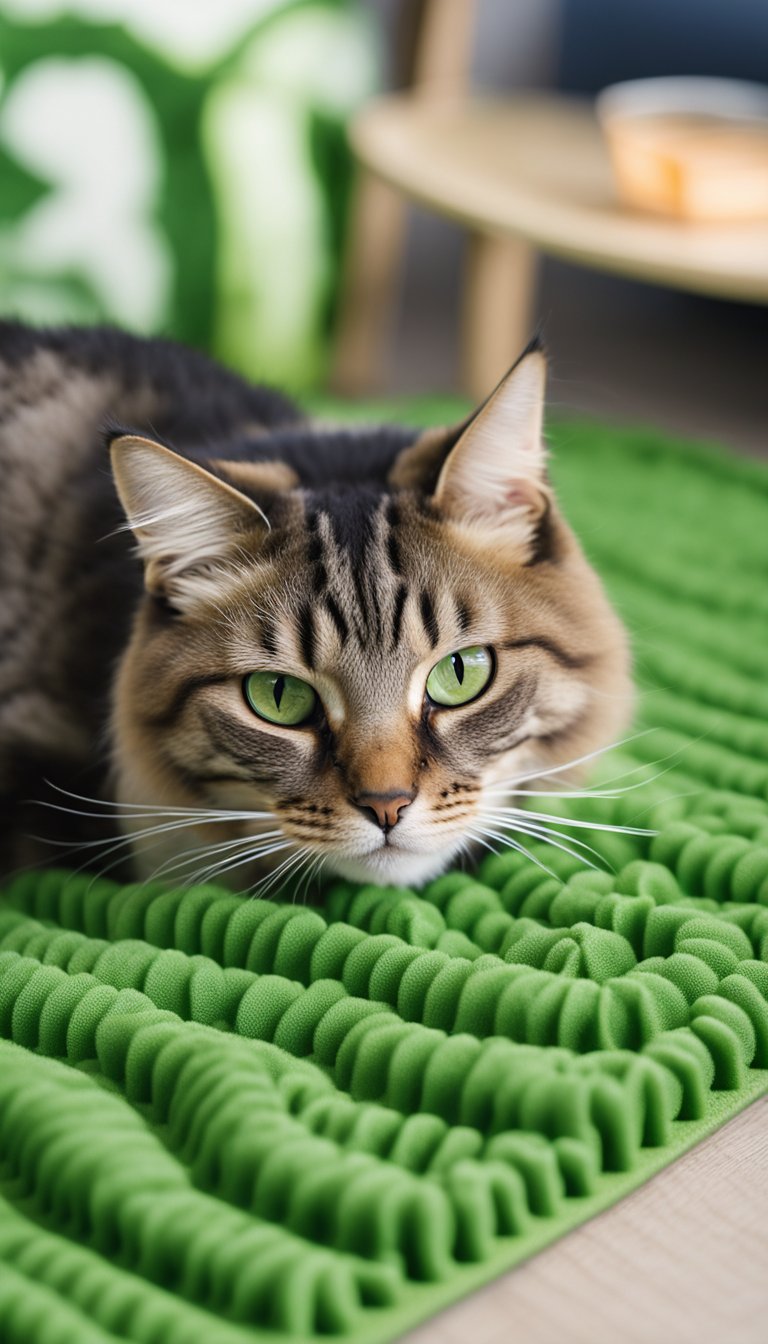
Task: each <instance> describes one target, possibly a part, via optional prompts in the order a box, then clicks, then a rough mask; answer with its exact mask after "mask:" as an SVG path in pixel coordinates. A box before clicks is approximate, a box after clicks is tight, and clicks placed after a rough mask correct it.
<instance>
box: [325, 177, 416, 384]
mask: <svg viewBox="0 0 768 1344" xmlns="http://www.w3.org/2000/svg"><path fill="white" fill-rule="evenodd" d="M405 211H406V202H405V200H404V199H403V197H402V196H401V194H400V193H399V192H398V191H396V190H395V189H394V188H393V187H390V186H388V185H387V183H386V182H382V181H381V180H380V179H379V178H377V177H374V176H373V175H372V174H371V173H366V172H364V171H361V172H360V176H359V178H358V182H357V187H356V191H355V197H354V201H353V206H352V218H351V220H350V228H349V241H348V245H347V256H346V262H345V268H344V275H343V277H342V284H341V301H340V305H339V317H338V322H337V327H336V337H335V351H334V359H333V369H332V373H331V386H332V387H333V389H334V391H336V392H342V393H345V394H347V395H353V396H354V395H362V394H365V393H368V392H371V391H372V390H376V389H377V388H380V387H382V386H383V385H384V384H385V382H386V373H387V369H386V364H387V353H388V350H387V347H388V344H389V341H388V338H389V337H390V335H391V331H392V326H393V322H394V312H395V301H396V298H397V293H398V287H399V286H398V282H399V280H400V273H401V271H402V264H403V253H404V247H405Z"/></svg>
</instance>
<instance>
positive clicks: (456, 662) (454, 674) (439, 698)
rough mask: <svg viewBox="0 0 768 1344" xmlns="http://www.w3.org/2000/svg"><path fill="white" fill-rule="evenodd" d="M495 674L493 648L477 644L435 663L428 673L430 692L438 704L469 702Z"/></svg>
mask: <svg viewBox="0 0 768 1344" xmlns="http://www.w3.org/2000/svg"><path fill="white" fill-rule="evenodd" d="M492 675H493V654H492V653H491V650H490V649H486V648H482V647H481V646H480V645H479V644H473V645H472V646H471V647H470V648H468V649H459V650H458V652H457V653H449V654H448V656H447V657H446V658H441V659H440V662H439V663H435V666H434V667H433V668H432V671H431V672H430V674H429V676H428V677H427V695H428V696H429V698H430V700H434V702H435V704H436V705H466V704H468V703H469V701H470V700H474V699H475V698H476V697H477V696H478V695H479V694H480V692H481V691H484V690H485V688H486V686H487V685H488V683H489V681H490V680H491V677H492Z"/></svg>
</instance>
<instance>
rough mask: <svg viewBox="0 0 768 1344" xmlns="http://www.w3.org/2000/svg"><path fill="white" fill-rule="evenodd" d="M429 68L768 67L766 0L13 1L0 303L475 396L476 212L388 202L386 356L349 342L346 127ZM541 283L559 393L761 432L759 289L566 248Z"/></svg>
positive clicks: (555, 77) (321, 380)
mask: <svg viewBox="0 0 768 1344" xmlns="http://www.w3.org/2000/svg"><path fill="white" fill-rule="evenodd" d="M438 5H439V6H440V13H441V14H442V15H443V16H444V17H443V19H441V21H440V23H441V31H440V34H439V35H438V36H437V37H435V34H434V32H432V34H431V37H430V32H429V25H430V23H434V15H435V12H436V11H437V9H438ZM446 15H447V16H448V17H445V16H446ZM446 34H447V37H446ZM430 41H432V42H433V44H435V43H436V46H434V49H433V50H432V51H431V52H430V51H429V49H428V45H425V44H428V43H429V42H430ZM441 43H442V47H441V45H440V44H441ZM425 53H426V54H425ZM430 61H431V65H430V64H429V63H430ZM425 63H426V64H425ZM427 66H429V69H430V70H431V74H432V77H433V81H434V82H435V84H437V85H440V89H439V91H440V93H441V94H445V95H450V96H453V95H454V94H457V93H461V94H462V96H466V93H467V90H469V91H470V92H471V93H482V92H490V93H493V94H494V95H497V96H499V97H501V98H504V97H509V96H512V95H515V94H519V92H520V91H521V90H540V91H543V92H544V93H547V92H550V93H552V94H555V93H556V94H562V93H569V94H578V95H582V96H585V97H587V98H590V97H592V96H593V95H594V94H595V93H597V92H598V91H599V90H600V89H602V88H603V87H605V86H606V85H609V84H612V83H615V82H617V81H620V80H626V79H634V78H638V77H644V76H653V75H666V74H675V75H685V74H696V75H715V76H725V77H729V78H739V79H746V80H752V81H757V82H763V83H764V82H765V81H766V76H767V72H768V5H767V4H766V3H765V0H729V3H728V4H727V5H725V4H723V3H722V0H622V3H621V4H620V5H617V4H615V3H613V0H431V3H430V0H216V3H215V4H214V3H199V4H190V3H188V0H63V2H62V0H0V311H2V312H3V313H4V314H13V315H18V316H22V317H25V318H27V319H29V320H31V321H34V322H41V323H49V322H64V321H67V322H68V321H72V322H92V321H108V322H114V323H118V324H120V325H122V326H125V327H128V328H130V329H133V330H136V331H140V332H159V333H162V334H167V335H172V336H176V337H179V338H180V339H183V340H186V341H188V342H190V343H191V344H193V345H196V346H199V347H201V348H204V349H208V350H211V351H212V352H213V353H214V354H216V355H217V356H218V357H220V358H222V359H223V360H225V361H226V362H228V363H230V364H232V365H233V366H235V367H237V368H239V369H241V370H242V371H243V372H245V373H246V374H248V375H249V376H251V377H254V378H258V379H263V380H265V381H273V382H276V383H278V384H282V385H283V386H285V387H287V388H289V389H291V390H294V391H298V392H314V391H317V390H323V389H326V388H328V387H329V386H335V387H336V388H337V389H338V390H340V391H342V392H352V391H354V392H355V393H358V394H366V393H371V392H375V393H381V392H385V393H394V394H407V393H434V392H438V393H441V392H463V391H465V390H466V388H467V375H466V366H465V363H464V362H463V359H462V354H461V330H462V314H463V313H464V312H465V310H466V304H467V301H468V300H467V294H466V292H465V291H466V285H467V275H468V271H467V239H466V234H465V230H464V229H463V228H462V227H461V226H460V225H459V224H458V223H456V222H452V221H451V219H449V218H447V217H446V216H445V214H444V212H441V211H439V210H436V209H427V208H425V207H424V206H423V205H422V206H416V205H414V204H412V203H408V204H407V205H406V204H405V202H404V201H401V202H400V204H398V205H397V206H396V207H395V206H393V201H392V198H391V196H390V198H389V201H388V202H387V201H386V199H385V202H384V205H383V206H381V210H383V211H384V212H385V213H386V212H387V211H390V210H392V209H396V210H397V211H399V214H398V221H399V222H398V224H397V227H396V228H395V229H394V232H396V233H397V234H398V238H397V244H396V246H394V248H393V250H392V256H391V257H389V258H388V263H387V266H386V267H385V268H384V279H385V280H386V283H387V286H388V290H389V292H388V293H387V295H385V296H384V297H385V298H386V302H387V305H388V308H389V310H390V311H389V314H388V322H389V325H388V326H386V324H385V326H384V327H383V328H382V329H383V330H385V331H386V337H387V339H386V349H382V351H381V357H380V359H377V361H375V363H374V365H373V366H372V367H369V368H368V370H367V372H365V371H364V376H363V377H362V378H361V376H360V370H359V368H358V369H357V370H356V371H353V372H352V373H350V367H349V360H348V359H347V360H346V361H345V359H344V358H343V355H344V345H345V342H346V343H347V347H349V343H350V341H351V342H353V343H354V341H355V340H356V339H357V338H356V335H355V332H356V326H355V314H354V313H353V314H352V318H351V319H350V312H349V304H350V302H351V301H354V299H355V294H356V292H357V291H356V290H355V288H354V285H352V286H351V284H350V278H349V277H350V268H352V270H354V271H355V276H354V277H353V279H354V282H355V284H356V285H357V286H358V288H359V285H360V283H361V276H362V280H363V282H364V281H365V268H366V266H369V267H370V268H372V269H373V270H375V269H376V267H377V263H378V264H379V271H381V266H380V262H381V256H380V255H378V256H377V249H381V247H382V243H381V236H380V233H379V232H377V228H378V227H379V226H380V225H381V219H380V218H379V219H378V225H377V218H374V219H373V221H372V220H371V218H370V211H369V216H368V217H366V215H365V212H364V211H363V212H362V213H361V210H360V202H359V197H356V196H355V191H354V183H355V163H354V161H353V155H352V153H351V151H350V149H349V146H348V140H347V131H348V128H349V126H350V124H351V123H352V122H353V121H354V119H355V118H356V117H357V116H358V115H359V113H360V110H361V109H362V108H364V107H365V106H366V104H367V102H368V100H369V99H370V98H372V97H373V96H374V95H376V94H381V93H387V92H391V91H401V92H403V94H404V96H411V95H412V93H413V90H414V85H418V83H419V79H420V78H421V77H422V76H423V74H424V70H425V68H426V67H427ZM420 71H421V75H420V73H419V72H420ZM462 91H463V92H462ZM418 92H419V90H418V88H417V89H416V93H418ZM414 96H415V95H414ZM356 200H357V204H355V202H356ZM373 209H374V215H376V211H377V210H378V209H379V206H377V205H376V199H374V202H373ZM390 222H391V221H390ZM691 227H696V226H691ZM398 231H399V232H398ZM389 233H390V234H391V233H392V230H391V229H390V230H389ZM755 236H756V235H754V231H753V233H752V235H751V237H752V238H753V240H754V237H755ZM734 238H735V241H734V247H737V246H738V234H735V235H734ZM386 246H387V247H390V246H391V237H390V241H389V242H387V243H386ZM752 246H753V247H754V241H753V243H752ZM765 276H768V225H766V226H765ZM379 279H380V282H381V276H380V277H379ZM532 285H533V289H532V293H531V295H530V300H529V309H530V315H531V325H532V326H534V325H536V326H538V327H539V328H540V329H541V330H542V331H543V333H544V336H545V339H546V343H547V345H548V348H549V350H550V354H551V357H552V382H551V387H550V397H551V401H552V403H553V404H554V405H555V407H556V408H557V409H558V410H559V411H561V412H562V413H573V412H579V413H583V412H586V413H588V414H591V415H598V416H599V417H600V418H601V419H604V420H611V421H616V422H617V423H622V424H633V423H647V424H649V425H653V426H654V427H655V428H660V429H666V430H669V431H671V432H678V431H680V432H682V433H685V434H689V435H692V436H694V437H699V438H707V439H713V440H717V441H719V442H722V443H724V444H727V445H730V446H732V447H734V448H738V449H741V450H746V451H750V452H758V453H759V452H765V451H766V448H767V447H768V443H767V441H766V433H765V425H766V422H767V421H768V378H767V377H766V355H768V339H767V336H768V320H767V314H766V307H765V305H764V302H754V303H752V302H748V301H744V299H743V298H740V299H739V300H735V299H729V298H727V297H707V296H706V295H704V294H696V293H691V292H686V291H684V290H682V289H678V288H676V287H673V286H669V285H664V286H661V285H658V284H654V283H648V282H645V281H640V280H637V279H634V280H633V279H625V278H622V277H621V276H620V275H615V274H608V273H606V272H603V271H601V270H596V269H593V268H591V267H588V266H583V265H573V264H570V263H568V262H566V261H563V260H557V259H555V258H553V257H544V258H543V259H542V260H541V263H540V264H539V265H538V266H537V268H536V271H535V273H534V275H533V277H532ZM763 292H765V284H763ZM369 297H370V296H369ZM376 297H377V301H378V300H380V299H381V298H382V295H381V294H378V295H377V296H376ZM469 301H470V302H471V301H472V299H471V295H470V298H469ZM345 305H346V308H345ZM340 350H341V353H340ZM353 353H354V352H353ZM347 354H348V348H347ZM513 354H514V352H510V361H511V358H512V357H513ZM352 362H353V363H354V359H353V361H352ZM495 373H496V370H493V372H492V373H490V372H489V387H490V385H491V384H492V382H493V381H494V378H495ZM475 381H477V379H475ZM472 390H475V389H474V388H473V389H472Z"/></svg>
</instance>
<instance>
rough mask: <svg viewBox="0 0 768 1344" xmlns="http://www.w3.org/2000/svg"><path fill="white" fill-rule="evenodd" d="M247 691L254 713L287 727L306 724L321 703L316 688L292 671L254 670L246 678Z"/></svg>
mask: <svg viewBox="0 0 768 1344" xmlns="http://www.w3.org/2000/svg"><path fill="white" fill-rule="evenodd" d="M244 690H245V698H246V700H247V701H248V704H249V705H250V707H251V709H252V710H253V712H254V714H258V716H259V718H260V719H266V720H267V722H268V723H279V724H281V725H282V726H283V728H297V727H298V725H299V724H300V723H305V722H306V720H307V719H308V718H309V716H310V714H311V713H312V711H313V709H314V708H315V704H316V702H317V696H316V694H315V692H314V691H313V689H312V687H311V686H310V685H308V683H307V682H306V681H300V680H299V678H298V677H292V676H290V675H289V673H288V672H251V674H250V676H248V677H246V678H245V683H244Z"/></svg>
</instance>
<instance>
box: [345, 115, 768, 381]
mask: <svg viewBox="0 0 768 1344" xmlns="http://www.w3.org/2000/svg"><path fill="white" fill-rule="evenodd" d="M351 142H352V146H353V149H354V152H355V154H356V156H357V158H358V160H359V161H360V164H361V165H362V169H363V173H362V179H361V184H360V197H359V205H360V207H361V209H360V212H359V215H358V219H357V221H356V228H355V230H354V231H353V238H352V245H351V248H350V254H349V269H348V274H347V279H346V286H345V292H344V295H343V301H342V311H341V319H340V327H339V340H338V346H337V364H336V377H335V382H336V385H337V387H338V388H339V389H340V390H343V391H345V392H361V391H368V390H370V388H371V387H372V386H375V385H376V383H377V381H378V379H377V376H376V375H377V372H378V369H379V367H380V362H381V356H382V346H383V344H384V335H385V327H386V318H387V312H386V309H387V299H388V296H389V293H390V292H391V289H392V287H393V284H394V282H395V279H396V269H397V257H396V253H397V247H396V246H394V247H393V246H392V240H393V237H394V233H393V229H397V230H399V228H400V215H399V214H398V206H399V203H400V202H401V201H402V199H403V198H406V199H408V200H412V201H418V202H420V203H421V204H422V205H425V206H427V207H429V208H431V209H433V210H435V211H436V212H437V213H439V214H442V215H446V216H448V217H450V218H452V219H455V220H457V221H458V222H459V223H461V224H463V225H465V227H466V228H467V229H468V230H469V239H470V246H469V255H468V264H467V270H466V276H465V280H464V293H465V300H464V318H463V351H464V383H465V387H466V390H467V391H468V392H470V393H471V394H472V395H473V396H475V397H477V396H483V395H485V394H486V393H487V391H488V389H489V388H490V387H492V386H493V384H494V382H495V381H496V380H497V378H499V377H501V375H502V373H503V372H504V371H505V369H507V368H508V367H509V365H510V364H511V362H512V360H513V359H514V358H515V357H516V355H517V353H518V352H519V350H520V349H521V348H522V347H523V346H524V344H525V342H526V341H527V339H528V338H529V336H530V334H531V328H532V325H533V319H532V298H533V288H534V280H535V263H536V257H537V254H538V253H550V254H552V255H553V256H559V257H562V258H564V259H565V260H567V261H570V262H573V263H576V264H578V265H583V266H590V267H593V268H595V269H597V270H605V271H613V272H616V273H617V274H620V275H625V276H630V277H634V278H636V279H640V280H650V281H654V282H655V283H657V284H663V285H670V286H672V287H675V288H678V289H685V290H692V291H697V292H700V293H704V294H713V295H720V296H725V297H728V298H733V299H741V300H745V301H747V302H751V303H765V302H766V301H768V224H765V223H750V224H733V225H722V224H720V225H701V224H697V225H691V224H685V223H680V222H677V221H674V220H666V219H662V218H657V217H655V216H652V215H644V214H640V213H637V214H634V213H632V212H631V211H629V210H627V209H626V208H624V207H622V206H620V205H619V203H618V201H617V199H616V194H615V189H614V184H613V179H612V175H611V170H610V165H609V161H608V155H607V151H606V149H605V146H604V144H603V140H602V136H601V133H600V130H599V127H598V125H597V122H596V120H595V116H594V112H593V110H592V107H591V104H589V103H585V102H583V101H581V100H577V99H571V98H565V97H558V96H554V95H551V94H535V95H534V94H527V95H525V96H521V97H518V98H514V99H508V100H496V99H481V98H478V97H474V96H467V97H451V96H448V97H440V96H434V95H433V96H431V97H429V98H425V97H423V96H418V95H414V94H408V95H402V94H401V95H394V96H389V97H386V98H381V99H378V100H376V101H374V102H373V103H371V104H370V105H369V106H368V107H366V108H365V109H364V111H363V112H362V113H361V114H360V115H359V117H358V118H357V119H356V121H355V122H354V124H353V126H352V130H351Z"/></svg>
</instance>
